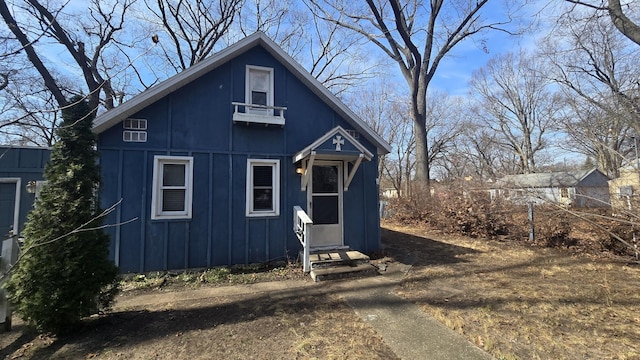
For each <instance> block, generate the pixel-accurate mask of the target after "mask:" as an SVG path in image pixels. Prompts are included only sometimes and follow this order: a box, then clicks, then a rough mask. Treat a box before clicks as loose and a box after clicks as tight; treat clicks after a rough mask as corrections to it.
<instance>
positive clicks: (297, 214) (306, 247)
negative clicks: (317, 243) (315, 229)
mask: <svg viewBox="0 0 640 360" xmlns="http://www.w3.org/2000/svg"><path fill="white" fill-rule="evenodd" d="M312 226H313V221H311V219H310V218H309V216H308V215H307V213H305V212H304V210H302V208H301V207H300V206H294V207H293V232H294V233H295V234H296V237H297V238H298V240H299V241H300V243H301V244H302V253H303V255H302V270H303V271H304V272H305V273H308V272H309V271H311V262H310V259H309V258H310V254H309V253H310V247H311V227H312Z"/></svg>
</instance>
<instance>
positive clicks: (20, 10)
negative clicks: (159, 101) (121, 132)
mask: <svg viewBox="0 0 640 360" xmlns="http://www.w3.org/2000/svg"><path fill="white" fill-rule="evenodd" d="M133 1H135V0H111V1H100V0H91V1H89V2H87V3H86V4H85V5H86V7H82V8H76V7H69V6H68V2H66V3H63V4H62V5H55V3H54V2H42V1H39V0H0V16H2V19H3V21H4V23H3V24H4V25H5V27H4V28H0V32H1V33H2V39H1V40H2V46H1V48H0V49H1V50H2V53H0V59H2V65H0V68H1V69H0V73H2V74H5V75H6V76H3V78H4V80H5V84H4V86H3V90H2V94H0V95H1V96H2V98H3V100H4V101H5V104H4V105H3V106H4V108H3V112H2V114H1V115H0V134H2V135H3V136H4V137H5V140H6V141H10V142H15V141H17V142H19V143H22V144H37V145H50V144H51V143H52V142H53V141H55V139H54V137H53V134H54V130H55V127H56V125H57V121H58V114H57V112H58V111H59V110H60V109H64V108H65V107H66V106H68V105H70V104H68V101H67V99H68V98H70V97H71V96H72V95H78V94H86V95H85V96H86V98H87V101H88V103H89V105H90V107H91V109H92V110H93V111H94V112H95V111H98V108H99V107H100V106H102V107H104V108H106V109H109V108H112V107H114V106H115V104H116V103H119V102H122V101H123V100H124V96H125V92H124V91H123V90H124V88H125V87H126V86H127V85H128V83H127V82H128V80H127V71H128V68H129V66H130V65H131V64H130V62H128V61H127V58H126V56H125V57H124V59H123V58H122V57H121V56H120V55H122V54H125V52H126V51H127V50H129V49H130V44H129V41H133V40H132V39H133V38H134V36H132V35H131V34H124V33H125V32H126V31H125V28H124V22H125V16H126V14H127V12H128V10H129V9H130V7H131V5H132V2H133ZM125 35H126V36H125ZM125 38H126V39H127V40H126V41H124V40H123V39H125ZM54 53H55V54H56V56H55V57H52V56H51V54H54ZM62 63H64V64H65V65H66V66H60V64H62ZM118 77H119V80H116V82H117V83H116V85H114V82H113V81H114V79H118ZM69 79H73V81H70V80H69Z"/></svg>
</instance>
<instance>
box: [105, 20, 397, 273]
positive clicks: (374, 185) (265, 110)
mask: <svg viewBox="0 0 640 360" xmlns="http://www.w3.org/2000/svg"><path fill="white" fill-rule="evenodd" d="M94 131H95V132H96V133H97V134H98V149H99V151H100V166H101V171H102V185H101V186H102V188H101V192H100V193H101V205H102V207H103V208H106V207H108V206H111V205H113V204H115V203H117V202H118V201H120V200H122V203H121V205H119V206H118V207H117V210H116V211H115V212H113V213H111V214H110V215H109V217H108V218H107V219H106V222H107V223H108V224H122V225H121V226H115V227H110V228H108V229H107V231H108V232H109V233H110V236H111V249H110V252H111V256H112V258H113V260H114V261H115V263H116V264H117V265H118V266H119V267H120V269H121V271H122V272H124V273H127V272H146V271H155V270H170V269H187V268H202V267H210V266H216V265H232V264H247V263H255V262H266V261H272V260H283V259H287V258H289V259H295V258H297V256H298V252H299V251H300V250H301V249H302V248H303V246H302V245H301V242H300V241H299V239H298V236H297V235H299V234H296V232H295V231H294V225H296V223H297V221H298V220H299V218H300V217H299V214H300V212H296V211H294V207H296V206H297V207H299V209H302V210H303V211H304V212H305V213H306V214H307V215H308V216H309V217H310V219H311V220H312V221H313V225H312V226H311V227H310V228H309V233H308V239H310V240H309V241H306V242H305V243H306V244H307V245H308V246H307V248H308V249H310V250H311V251H313V250H318V249H345V248H350V249H353V250H357V251H362V252H372V251H375V250H378V249H379V246H380V224H379V217H378V179H377V173H378V172H377V164H378V156H379V155H381V154H386V153H388V152H389V151H390V145H389V144H388V143H387V142H385V141H384V140H383V139H382V138H381V137H380V136H379V135H378V134H376V133H375V132H374V131H373V130H372V129H371V128H369V127H368V126H367V125H366V124H365V123H364V122H363V121H362V120H361V119H359V118H358V117H357V116H356V115H355V114H354V113H353V112H352V111H351V110H349V109H348V108H347V107H346V106H345V105H344V104H343V103H342V102H341V101H340V100H339V99H338V98H336V97H335V96H334V95H333V94H331V93H330V92H329V91H328V90H327V89H326V88H325V87H323V86H322V85H321V84H320V83H319V82H318V81H317V80H316V79H314V78H313V77H312V76H311V75H310V74H309V73H308V72H307V71H306V70H304V69H303V67H302V66H301V65H300V64H298V63H296V62H295V60H293V59H292V58H291V57H290V56H289V55H287V54H286V53H285V52H284V51H283V50H282V49H280V48H279V47H278V46H277V45H276V44H275V43H274V42H273V41H271V40H270V39H269V38H267V37H266V36H265V35H264V34H263V33H260V32H258V33H255V34H253V35H251V36H249V37H247V38H245V39H243V40H241V41H239V42H238V43H236V44H234V45H232V46H230V47H228V48H226V49H224V50H222V51H220V52H218V53H216V54H214V55H213V56H211V57H209V58H207V59H205V60H203V61H202V62H200V63H198V64H196V65H194V66H193V67H191V68H189V69H187V70H185V71H183V72H181V73H180V74H178V75H176V76H174V77H172V78H170V79H168V80H166V81H164V82H162V83H160V84H158V85H156V86H154V87H152V88H150V89H148V90H146V91H144V92H142V93H141V94H139V95H137V96H135V97H134V98H132V99H131V100H129V101H127V102H125V103H124V104H122V105H120V106H118V107H117V108H114V109H112V110H110V111H108V112H106V113H104V114H102V115H100V116H98V117H97V118H96V120H95V122H94ZM292 214H294V216H292Z"/></svg>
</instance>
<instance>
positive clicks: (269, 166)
mask: <svg viewBox="0 0 640 360" xmlns="http://www.w3.org/2000/svg"><path fill="white" fill-rule="evenodd" d="M246 193H247V211H246V215H247V216H278V215H279V214H280V160H273V159H248V160H247V191H246Z"/></svg>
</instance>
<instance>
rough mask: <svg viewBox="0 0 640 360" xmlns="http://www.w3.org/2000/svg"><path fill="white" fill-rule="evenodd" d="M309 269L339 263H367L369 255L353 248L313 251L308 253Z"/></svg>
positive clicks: (337, 264)
mask: <svg viewBox="0 0 640 360" xmlns="http://www.w3.org/2000/svg"><path fill="white" fill-rule="evenodd" d="M309 262H311V269H317V268H327V267H333V266H339V265H349V266H352V265H359V264H368V263H369V256H367V255H365V254H363V253H361V252H359V251H353V250H332V251H327V252H314V253H312V254H310V255H309Z"/></svg>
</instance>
